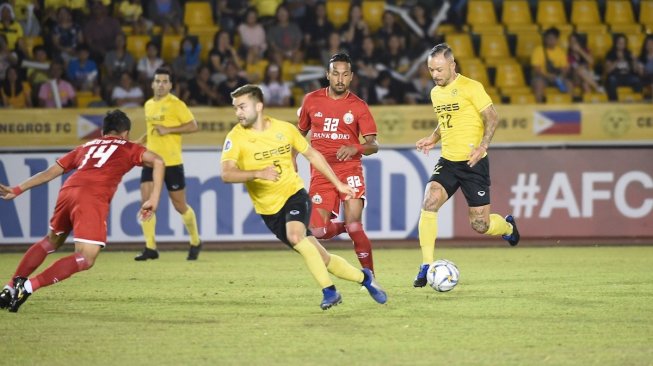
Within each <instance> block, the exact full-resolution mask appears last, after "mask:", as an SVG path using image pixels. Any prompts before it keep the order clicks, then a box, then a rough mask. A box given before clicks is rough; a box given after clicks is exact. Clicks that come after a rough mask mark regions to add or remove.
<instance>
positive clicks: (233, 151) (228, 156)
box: [220, 132, 240, 163]
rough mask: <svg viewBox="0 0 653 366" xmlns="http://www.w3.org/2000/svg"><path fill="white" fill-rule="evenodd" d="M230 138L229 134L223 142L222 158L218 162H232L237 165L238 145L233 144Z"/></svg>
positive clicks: (231, 134) (231, 136) (231, 135)
mask: <svg viewBox="0 0 653 366" xmlns="http://www.w3.org/2000/svg"><path fill="white" fill-rule="evenodd" d="M232 138H233V133H231V132H229V133H228V134H227V138H225V140H224V145H222V156H221V157H220V162H223V161H228V160H233V161H235V162H236V163H238V158H239V157H240V148H239V147H238V144H235V143H234V141H233V140H232Z"/></svg>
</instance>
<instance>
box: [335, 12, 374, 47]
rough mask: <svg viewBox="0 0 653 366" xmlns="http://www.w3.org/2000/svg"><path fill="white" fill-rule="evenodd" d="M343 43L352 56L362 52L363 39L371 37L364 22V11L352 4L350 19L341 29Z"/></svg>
mask: <svg viewBox="0 0 653 366" xmlns="http://www.w3.org/2000/svg"><path fill="white" fill-rule="evenodd" d="M340 32H341V33H342V42H343V43H344V44H345V45H346V47H347V48H348V49H349V51H350V52H351V53H352V54H354V55H355V54H357V53H359V52H360V48H361V46H362V44H363V37H365V36H369V35H370V29H369V27H368V26H367V23H365V21H364V20H363V11H362V10H361V6H360V5H359V4H356V3H352V4H351V6H350V7H349V19H348V21H347V23H345V24H344V25H343V26H342V27H341V28H340Z"/></svg>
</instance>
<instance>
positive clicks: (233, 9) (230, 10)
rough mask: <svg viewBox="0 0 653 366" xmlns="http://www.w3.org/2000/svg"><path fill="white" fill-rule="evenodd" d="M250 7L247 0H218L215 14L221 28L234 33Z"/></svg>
mask: <svg viewBox="0 0 653 366" xmlns="http://www.w3.org/2000/svg"><path fill="white" fill-rule="evenodd" d="M248 7H249V1H246V0H216V4H215V8H216V10H215V14H216V19H217V22H218V25H219V26H220V29H222V30H225V31H227V32H228V33H229V34H232V33H233V32H234V30H236V26H237V25H238V24H239V23H240V20H241V18H243V17H244V16H245V12H246V11H247V8H248ZM272 14H274V12H273V13H272Z"/></svg>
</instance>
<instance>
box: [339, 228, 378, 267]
mask: <svg viewBox="0 0 653 366" xmlns="http://www.w3.org/2000/svg"><path fill="white" fill-rule="evenodd" d="M345 227H346V229H347V232H348V233H349V237H350V238H351V240H352V241H353V242H354V251H355V252H356V255H357V256H358V261H359V262H360V264H361V266H362V267H363V268H369V269H370V270H371V271H372V272H374V260H373V258H372V242H370V239H369V238H368V237H367V234H365V231H363V224H362V223H360V222H352V223H351V224H349V225H345Z"/></svg>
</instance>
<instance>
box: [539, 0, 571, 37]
mask: <svg viewBox="0 0 653 366" xmlns="http://www.w3.org/2000/svg"><path fill="white" fill-rule="evenodd" d="M536 21H537V24H539V25H540V26H541V27H542V29H543V30H546V29H547V28H550V27H556V28H558V30H560V32H561V33H570V32H571V31H572V30H573V26H572V25H571V24H568V23H567V13H566V12H565V8H564V4H563V3H562V0H542V1H539V2H538V3H537V17H536Z"/></svg>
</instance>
